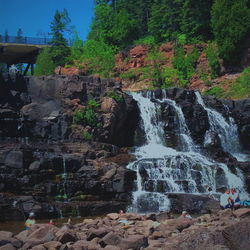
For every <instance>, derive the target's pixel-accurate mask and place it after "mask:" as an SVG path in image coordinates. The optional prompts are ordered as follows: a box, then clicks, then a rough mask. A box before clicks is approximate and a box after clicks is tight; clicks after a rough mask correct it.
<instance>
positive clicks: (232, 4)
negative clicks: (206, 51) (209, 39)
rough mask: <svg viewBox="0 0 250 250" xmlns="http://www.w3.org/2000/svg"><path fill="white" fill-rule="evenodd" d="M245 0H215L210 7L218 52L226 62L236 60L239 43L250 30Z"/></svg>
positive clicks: (249, 11)
mask: <svg viewBox="0 0 250 250" xmlns="http://www.w3.org/2000/svg"><path fill="white" fill-rule="evenodd" d="M248 4H249V1H247V0H230V1H228V0H215V2H214V4H213V7H212V13H211V14H212V19H211V22H212V29H213V33H214V37H215V40H216V41H217V43H218V46H219V53H220V56H221V57H222V58H224V59H225V61H226V62H235V61H237V58H238V55H239V52H240V48H241V45H242V43H243V41H244V39H245V38H246V36H247V34H249V31H250V9H249V7H248V6H249V5H248Z"/></svg>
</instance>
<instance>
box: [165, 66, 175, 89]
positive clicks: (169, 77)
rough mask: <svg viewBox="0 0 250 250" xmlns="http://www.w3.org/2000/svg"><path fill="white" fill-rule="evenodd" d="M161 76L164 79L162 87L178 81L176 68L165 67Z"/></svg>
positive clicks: (167, 86)
mask: <svg viewBox="0 0 250 250" xmlns="http://www.w3.org/2000/svg"><path fill="white" fill-rule="evenodd" d="M163 77H164V79H165V81H164V83H163V85H162V88H169V87H171V86H173V85H174V84H175V83H176V82H178V70H176V69H173V68H170V67H166V68H164V69H163Z"/></svg>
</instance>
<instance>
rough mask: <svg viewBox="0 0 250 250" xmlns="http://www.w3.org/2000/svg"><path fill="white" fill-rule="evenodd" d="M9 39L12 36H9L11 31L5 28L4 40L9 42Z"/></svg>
mask: <svg viewBox="0 0 250 250" xmlns="http://www.w3.org/2000/svg"><path fill="white" fill-rule="evenodd" d="M9 39H10V37H9V32H8V30H5V32H4V42H6V43H7V42H9Z"/></svg>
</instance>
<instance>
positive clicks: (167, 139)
mask: <svg viewBox="0 0 250 250" xmlns="http://www.w3.org/2000/svg"><path fill="white" fill-rule="evenodd" d="M131 95H132V96H133V98H134V99H135V100H136V101H137V102H138V106H139V109H140V114H141V129H142V130H143V131H144V136H145V143H144V144H142V145H138V146H137V147H136V148H135V151H134V154H135V156H136V158H137V160H136V161H135V162H133V163H130V164H129V165H128V168H129V169H131V170H134V171H136V172H137V181H136V186H137V187H136V191H134V193H133V204H132V206H131V207H130V208H129V210H130V211H134V212H143V213H144V212H155V211H161V210H166V209H167V210H168V209H172V211H180V210H181V209H184V210H185V209H189V210H192V211H193V212H194V211H195V210H196V211H201V210H202V209H203V206H202V205H201V204H202V203H203V202H202V198H197V199H194V200H187V201H184V200H182V202H180V204H179V207H180V208H181V209H179V210H178V208H176V205H178V202H177V201H175V202H173V197H172V196H171V194H172V193H189V194H195V195H204V194H207V195H208V193H207V187H210V188H211V189H212V192H213V194H214V197H218V194H219V193H218V192H219V191H220V190H222V189H223V188H226V187H230V188H232V187H236V188H238V189H239V190H241V192H242V194H241V195H242V198H243V197H244V196H245V197H246V196H247V194H246V190H245V178H244V175H243V173H242V171H241V169H240V168H237V167H236V166H234V167H233V168H232V165H230V164H228V165H229V166H227V164H225V163H226V161H230V160H232V161H234V163H235V165H237V163H238V162H237V160H239V161H247V158H248V157H249V155H248V154H243V151H242V148H241V145H240V140H239V135H238V130H237V125H236V123H235V121H234V119H233V118H232V117H231V116H230V115H229V113H230V112H229V107H227V106H225V105H224V104H223V103H220V105H221V106H222V107H221V108H222V109H223V110H226V111H227V113H226V115H227V116H226V117H225V118H224V115H225V114H224V113H225V112H224V113H222V114H221V113H219V111H217V110H215V109H212V108H208V107H206V106H205V104H204V102H203V100H202V97H201V96H200V94H199V93H198V92H194V91H186V90H181V89H170V90H167V91H165V90H157V91H144V92H141V93H131ZM216 103H217V104H218V103H219V101H218V100H217V101H216ZM217 106H219V105H217ZM196 110H199V113H196ZM199 114H200V116H201V117H200V118H199V119H203V123H204V124H203V125H201V122H199V121H197V122H196V120H197V119H198V116H199ZM195 123H198V127H197V126H196V125H195ZM196 127H197V129H196ZM199 127H200V128H202V129H199ZM221 158H222V159H221ZM226 159H228V160H226ZM239 164H240V163H239ZM168 194H169V195H168ZM168 196H169V198H168ZM170 197H172V199H171V198H170ZM176 197H177V200H178V199H180V197H181V196H176ZM187 197H188V195H187ZM171 200H172V202H171ZM198 200H199V202H200V203H201V204H200V206H198V207H199V208H195V207H197V205H196V204H195V203H196V201H198ZM190 201H191V204H188V205H190V206H189V207H188V206H182V204H185V202H190ZM174 204H175V205H174ZM171 205H172V208H171ZM192 207H193V209H192ZM204 207H205V206H204Z"/></svg>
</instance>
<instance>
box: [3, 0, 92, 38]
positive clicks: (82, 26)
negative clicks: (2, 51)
mask: <svg viewBox="0 0 250 250" xmlns="http://www.w3.org/2000/svg"><path fill="white" fill-rule="evenodd" d="M63 8H66V9H67V10H68V13H69V17H70V19H71V25H74V26H75V29H76V30H77V32H78V34H79V35H80V37H81V38H82V39H83V40H84V39H86V36H87V34H88V32H89V26H90V24H91V20H92V17H93V8H94V0H0V34H1V35H3V34H4V32H5V29H7V30H8V32H9V35H12V36H15V35H16V33H17V29H18V28H21V29H22V30H23V36H29V37H44V35H43V34H44V33H48V32H49V31H50V28H49V26H50V23H51V21H52V20H53V16H54V14H55V11H56V9H58V10H63Z"/></svg>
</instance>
